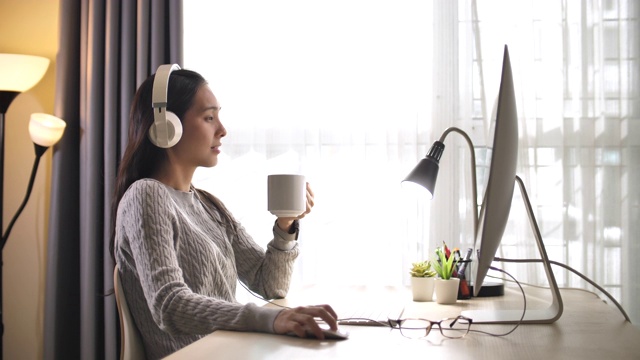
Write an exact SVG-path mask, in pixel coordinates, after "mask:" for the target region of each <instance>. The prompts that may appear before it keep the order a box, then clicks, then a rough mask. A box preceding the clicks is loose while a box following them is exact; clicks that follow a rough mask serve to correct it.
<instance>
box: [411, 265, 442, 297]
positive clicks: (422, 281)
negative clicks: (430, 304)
mask: <svg viewBox="0 0 640 360" xmlns="http://www.w3.org/2000/svg"><path fill="white" fill-rule="evenodd" d="M409 274H411V292H412V294H413V301H431V300H432V299H433V284H434V277H435V276H436V273H435V272H434V271H433V270H431V262H430V261H419V262H415V263H413V264H411V270H410V271H409Z"/></svg>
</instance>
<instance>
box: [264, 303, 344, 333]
mask: <svg viewBox="0 0 640 360" xmlns="http://www.w3.org/2000/svg"><path fill="white" fill-rule="evenodd" d="M316 319H321V320H323V321H324V322H325V323H327V325H329V327H330V329H331V330H334V331H335V330H337V329H338V315H337V314H336V312H335V311H334V310H333V309H332V308H331V306H329V305H316V306H300V307H296V308H292V309H284V310H282V311H281V312H280V314H278V316H277V317H276V320H275V322H274V323H273V330H274V331H275V333H276V334H281V335H285V334H291V333H293V334H295V335H296V336H298V337H301V338H303V337H307V333H310V334H313V335H314V336H315V337H316V338H318V339H320V340H324V334H323V333H322V329H321V328H320V325H319V324H318V322H317V321H316Z"/></svg>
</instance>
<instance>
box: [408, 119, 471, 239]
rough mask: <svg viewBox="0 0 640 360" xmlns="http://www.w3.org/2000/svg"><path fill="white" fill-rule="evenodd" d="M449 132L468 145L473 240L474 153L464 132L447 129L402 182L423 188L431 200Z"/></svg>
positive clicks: (469, 139)
mask: <svg viewBox="0 0 640 360" xmlns="http://www.w3.org/2000/svg"><path fill="white" fill-rule="evenodd" d="M450 132H456V133H458V134H460V135H462V137H464V139H465V140H466V141H467V145H469V153H470V155H471V194H472V195H471V196H472V197H473V236H474V239H475V237H476V236H477V235H478V190H477V187H476V186H477V183H476V154H475V151H474V147H473V143H472V142H471V138H469V135H467V133H466V132H464V131H462V130H461V129H459V128H457V127H450V128H447V129H446V130H445V131H444V132H443V133H442V136H440V140H438V141H436V142H434V143H433V145H431V148H430V149H429V153H428V154H427V156H425V157H424V159H422V160H420V162H419V163H418V165H416V167H415V168H414V169H413V170H412V171H411V172H410V173H409V175H407V177H406V178H405V179H404V180H403V182H412V183H415V184H418V185H421V186H423V187H424V188H425V189H426V190H427V191H428V192H429V194H428V197H429V199H433V194H434V190H435V187H436V180H437V178H438V171H439V170H440V165H439V164H440V158H441V157H442V153H443V152H444V140H445V139H446V137H447V135H449V133H450Z"/></svg>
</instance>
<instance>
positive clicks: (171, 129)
mask: <svg viewBox="0 0 640 360" xmlns="http://www.w3.org/2000/svg"><path fill="white" fill-rule="evenodd" d="M179 69H180V66H178V64H167V65H160V67H158V70H157V71H156V75H155V78H154V79H153V95H152V98H151V100H152V102H153V104H152V106H153V124H152V125H151V128H149V140H151V142H152V143H153V144H154V145H155V146H157V147H161V148H165V149H166V148H170V147H172V146H173V145H175V144H177V143H178V141H180V138H181V137H182V122H181V121H180V119H179V118H178V116H177V115H176V114H174V113H172V112H171V111H167V92H168V91H169V75H171V72H172V71H173V70H179Z"/></svg>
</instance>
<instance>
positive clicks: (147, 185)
mask: <svg viewBox="0 0 640 360" xmlns="http://www.w3.org/2000/svg"><path fill="white" fill-rule="evenodd" d="M125 195H126V196H125V197H123V199H122V201H121V203H120V207H119V210H120V211H119V213H118V221H119V222H120V226H118V229H119V230H121V231H122V232H123V233H124V234H123V235H124V236H123V237H124V238H126V239H127V240H128V242H129V245H130V252H131V254H130V255H131V257H132V260H133V262H134V264H135V272H136V273H137V276H138V277H139V281H140V285H141V287H142V290H143V293H144V299H145V300H146V305H147V306H148V308H149V310H150V312H151V315H152V317H153V320H154V321H155V323H156V324H157V326H158V327H159V328H161V329H162V330H164V331H166V332H168V333H171V334H208V333H211V332H212V331H214V330H217V329H226V330H239V331H261V332H273V322H274V319H275V317H276V316H277V314H278V313H279V311H280V310H279V309H270V308H264V307H258V306H256V305H255V304H247V305H242V304H238V303H235V302H231V301H225V300H220V299H216V298H213V297H209V296H204V295H201V294H198V293H195V292H194V291H192V289H190V288H189V286H187V284H186V283H185V279H184V278H183V271H182V269H181V267H180V265H179V261H178V257H177V255H176V247H177V246H179V244H180V242H179V239H180V236H182V231H181V226H180V222H179V221H177V220H176V219H177V216H176V212H177V211H179V209H178V208H176V207H172V206H168V205H167V204H171V203H172V199H171V197H170V196H169V194H168V192H167V190H166V189H165V188H164V187H163V185H162V184H160V183H156V182H153V181H146V182H136V183H134V184H133V185H132V186H131V188H130V189H129V190H128V191H127V193H126V194H125ZM245 247H246V246H245ZM193 255H194V256H198V254H193Z"/></svg>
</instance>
